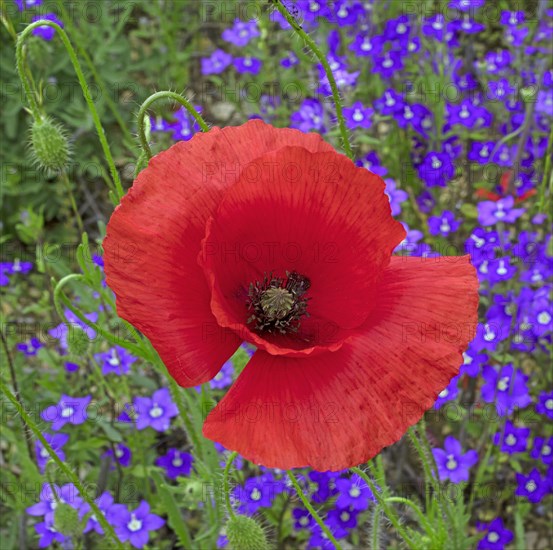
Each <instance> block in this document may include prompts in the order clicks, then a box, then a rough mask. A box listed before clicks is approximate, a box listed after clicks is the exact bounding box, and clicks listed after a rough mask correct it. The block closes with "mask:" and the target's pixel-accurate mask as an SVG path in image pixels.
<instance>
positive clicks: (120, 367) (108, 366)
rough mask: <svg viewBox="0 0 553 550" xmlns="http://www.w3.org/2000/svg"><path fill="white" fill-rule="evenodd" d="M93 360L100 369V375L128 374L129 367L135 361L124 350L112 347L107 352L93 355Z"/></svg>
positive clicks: (119, 347) (134, 358)
mask: <svg viewBox="0 0 553 550" xmlns="http://www.w3.org/2000/svg"><path fill="white" fill-rule="evenodd" d="M94 359H95V360H96V362H97V363H98V364H99V365H101V367H102V374H104V375H107V374H110V373H114V374H117V375H122V374H128V373H129V371H130V367H131V365H132V364H133V363H134V362H135V361H136V357H133V356H132V355H131V354H130V353H129V352H128V351H127V350H126V349H125V348H122V347H121V346H114V347H113V348H110V349H109V350H108V351H104V352H102V353H96V354H94Z"/></svg>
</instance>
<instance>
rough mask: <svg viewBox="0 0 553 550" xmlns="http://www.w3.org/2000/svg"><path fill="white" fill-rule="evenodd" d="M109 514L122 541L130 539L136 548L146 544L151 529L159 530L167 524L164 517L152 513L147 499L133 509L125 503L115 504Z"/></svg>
mask: <svg viewBox="0 0 553 550" xmlns="http://www.w3.org/2000/svg"><path fill="white" fill-rule="evenodd" d="M109 515H110V523H111V524H112V525H113V527H114V529H115V533H116V534H117V536H118V537H119V539H120V540H121V542H127V541H129V542H130V543H131V545H132V546H133V547H134V548H143V547H144V546H146V544H148V541H149V540H150V531H157V530H158V529H161V528H162V527H163V526H164V525H165V520H164V519H163V518H161V517H160V516H157V515H155V514H151V513H150V505H149V504H148V503H147V502H146V501H145V500H143V501H142V502H141V503H140V504H139V505H138V507H137V508H136V509H135V510H132V511H131V510H128V509H127V507H126V506H124V505H123V504H114V505H113V506H112V507H111V509H110V514H109Z"/></svg>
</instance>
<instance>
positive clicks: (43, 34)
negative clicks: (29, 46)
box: [32, 13, 63, 40]
mask: <svg viewBox="0 0 553 550" xmlns="http://www.w3.org/2000/svg"><path fill="white" fill-rule="evenodd" d="M41 19H46V20H48V21H52V22H53V23H57V24H58V25H59V26H60V27H62V28H63V23H62V21H60V20H59V19H58V17H57V15H56V14H55V13H46V14H45V15H35V16H34V17H33V23H34V22H35V21H40V20H41ZM32 32H33V34H34V35H35V36H40V38H42V39H43V40H52V38H54V36H55V34H56V30H55V29H54V27H51V26H50V25H40V27H36V29H33V31H32Z"/></svg>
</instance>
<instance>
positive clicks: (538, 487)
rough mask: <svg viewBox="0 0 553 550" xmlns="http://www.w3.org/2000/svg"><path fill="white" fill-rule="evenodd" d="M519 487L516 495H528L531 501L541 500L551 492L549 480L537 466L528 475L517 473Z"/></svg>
mask: <svg viewBox="0 0 553 550" xmlns="http://www.w3.org/2000/svg"><path fill="white" fill-rule="evenodd" d="M515 475H516V479H517V488H516V489H515V495H517V496H519V497H526V498H527V499H528V500H529V501H530V502H533V503H535V504H536V503H538V502H541V500H542V499H543V497H544V496H545V495H546V494H547V493H548V492H549V481H548V480H547V478H545V477H544V478H542V477H541V474H540V472H539V471H538V469H537V468H534V469H533V470H532V471H531V472H530V473H529V474H528V475H524V474H519V473H516V474H515Z"/></svg>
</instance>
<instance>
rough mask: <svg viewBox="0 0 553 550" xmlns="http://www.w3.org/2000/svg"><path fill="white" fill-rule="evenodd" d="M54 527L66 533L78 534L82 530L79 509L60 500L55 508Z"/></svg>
mask: <svg viewBox="0 0 553 550" xmlns="http://www.w3.org/2000/svg"><path fill="white" fill-rule="evenodd" d="M54 528H55V529H56V531H59V532H60V533H63V534H64V535H69V536H72V535H76V534H78V533H79V532H80V531H81V525H80V521H79V511H78V510H76V509H75V508H73V507H72V506H70V505H69V504H66V503H65V502H58V504H57V506H56V509H55V510H54Z"/></svg>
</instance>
